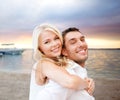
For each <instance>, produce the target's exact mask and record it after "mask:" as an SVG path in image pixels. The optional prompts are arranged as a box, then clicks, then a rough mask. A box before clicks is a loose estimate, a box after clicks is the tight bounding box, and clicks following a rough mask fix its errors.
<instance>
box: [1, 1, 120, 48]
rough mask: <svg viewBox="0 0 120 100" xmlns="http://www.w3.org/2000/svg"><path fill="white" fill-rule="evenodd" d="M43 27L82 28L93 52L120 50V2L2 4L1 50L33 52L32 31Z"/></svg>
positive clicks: (29, 2)
mask: <svg viewBox="0 0 120 100" xmlns="http://www.w3.org/2000/svg"><path fill="white" fill-rule="evenodd" d="M41 23H51V24H53V25H55V26H56V27H58V29H60V31H63V30H64V29H65V28H68V27H77V28H79V29H80V31H81V32H82V33H84V34H85V36H86V41H87V43H88V45H89V48H120V0H3V1H0V48H1V47H2V46H1V44H4V43H14V44H15V46H16V47H18V48H32V31H33V29H34V27H35V26H36V25H39V24H41Z"/></svg>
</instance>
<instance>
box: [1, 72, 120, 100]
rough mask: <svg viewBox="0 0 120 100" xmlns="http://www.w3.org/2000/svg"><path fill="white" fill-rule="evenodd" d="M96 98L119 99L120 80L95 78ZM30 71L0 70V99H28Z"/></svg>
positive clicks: (105, 99)
mask: <svg viewBox="0 0 120 100" xmlns="http://www.w3.org/2000/svg"><path fill="white" fill-rule="evenodd" d="M95 83H96V88H95V92H94V96H95V98H96V100H120V80H117V79H116V80H115V79H100V78H95ZM29 84H30V73H15V72H14V73H13V72H12V73H10V72H0V100H28V99H29Z"/></svg>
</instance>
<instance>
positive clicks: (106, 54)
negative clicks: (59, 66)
mask: <svg viewBox="0 0 120 100" xmlns="http://www.w3.org/2000/svg"><path fill="white" fill-rule="evenodd" d="M34 62H35V61H34V60H33V51H32V49H27V50H25V51H24V52H23V53H22V54H21V55H3V56H0V71H1V72H2V71H3V72H15V73H30V72H31V70H32V67H33V64H34ZM86 69H87V71H88V76H89V77H92V78H108V79H120V49H90V50H89V57H88V60H87V62H86Z"/></svg>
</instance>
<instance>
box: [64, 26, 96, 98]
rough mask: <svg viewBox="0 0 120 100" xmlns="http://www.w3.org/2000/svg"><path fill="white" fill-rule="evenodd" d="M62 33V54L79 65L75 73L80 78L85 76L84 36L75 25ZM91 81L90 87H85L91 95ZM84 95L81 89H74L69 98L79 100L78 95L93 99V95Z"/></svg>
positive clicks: (86, 48) (86, 47) (86, 51)
mask: <svg viewBox="0 0 120 100" xmlns="http://www.w3.org/2000/svg"><path fill="white" fill-rule="evenodd" d="M62 35H63V41H64V43H63V51H62V53H63V55H64V56H66V57H67V58H68V59H71V60H73V61H74V62H76V64H77V65H76V66H78V65H79V68H77V69H76V73H77V75H79V76H80V77H81V78H85V77H87V71H86V69H85V61H86V60H87V58H88V46H87V43H86V41H85V36H84V35H83V34H82V33H81V32H80V31H79V29H77V28H75V27H73V28H68V29H66V30H65V31H63V34H62ZM92 82H93V83H92V86H91V88H90V89H89V90H87V89H86V91H87V92H88V93H89V94H90V95H92V94H93V91H94V81H92ZM82 94H83V95H82ZM85 95H86V94H85ZM85 95H84V93H83V92H81V91H78V92H77V91H76V92H74V93H73V94H72V96H71V97H70V99H69V100H73V99H74V100H80V96H81V99H82V100H83V99H84V100H94V98H93V97H87V96H85ZM86 97H87V98H86ZM85 98H86V99H85ZM89 98H91V99H89Z"/></svg>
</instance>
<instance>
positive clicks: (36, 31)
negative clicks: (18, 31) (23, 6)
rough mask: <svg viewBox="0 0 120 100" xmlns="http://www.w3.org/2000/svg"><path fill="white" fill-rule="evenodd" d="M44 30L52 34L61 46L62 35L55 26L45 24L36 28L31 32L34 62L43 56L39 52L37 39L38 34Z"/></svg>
mask: <svg viewBox="0 0 120 100" xmlns="http://www.w3.org/2000/svg"><path fill="white" fill-rule="evenodd" d="M46 30H49V31H52V32H54V33H55V34H56V35H57V36H58V37H59V38H60V40H61V43H62V44H63V39H62V35H61V33H60V31H59V30H58V29H57V28H56V27H55V26H53V25H51V24H46V23H45V24H41V25H38V26H36V27H35V29H34V30H33V50H34V51H33V58H34V60H36V61H38V60H40V59H41V58H42V57H44V54H43V53H42V52H41V51H40V50H39V47H38V44H39V43H38V39H39V36H40V34H41V33H42V32H43V31H46Z"/></svg>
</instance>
